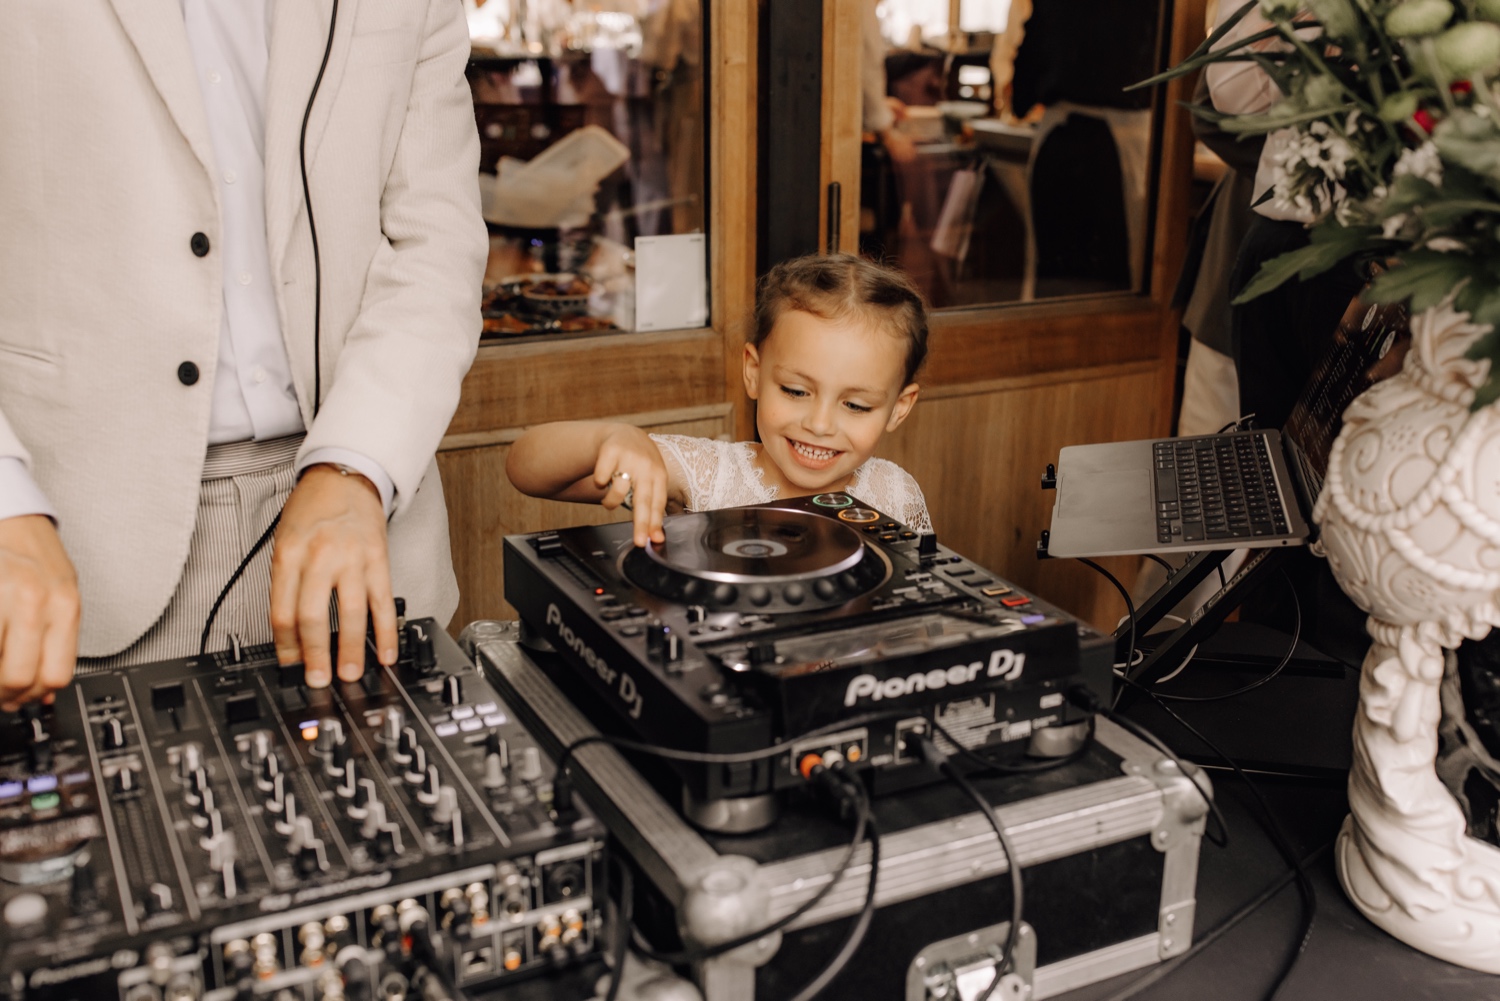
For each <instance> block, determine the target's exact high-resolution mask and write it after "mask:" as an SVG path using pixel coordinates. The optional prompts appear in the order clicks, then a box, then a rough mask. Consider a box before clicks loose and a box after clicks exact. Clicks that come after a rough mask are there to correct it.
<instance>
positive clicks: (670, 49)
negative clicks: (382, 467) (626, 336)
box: [464, 0, 706, 336]
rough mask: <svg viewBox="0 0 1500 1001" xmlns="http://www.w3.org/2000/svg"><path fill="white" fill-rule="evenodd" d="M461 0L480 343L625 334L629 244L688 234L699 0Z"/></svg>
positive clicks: (699, 128) (696, 161)
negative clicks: (472, 134) (481, 292)
mask: <svg viewBox="0 0 1500 1001" xmlns="http://www.w3.org/2000/svg"><path fill="white" fill-rule="evenodd" d="M464 2H465V6H466V8H467V12H468V19H469V33H470V38H471V40H472V43H473V55H472V58H471V60H470V64H469V69H468V79H469V85H470V88H471V90H472V92H473V96H474V107H475V117H476V119H477V121H478V126H479V134H480V145H481V157H480V171H481V174H480V181H481V191H482V193H483V194H484V207H485V218H486V221H487V222H488V223H489V226H490V233H491V237H490V261H489V267H488V269H487V272H486V275H485V282H486V299H485V332H486V335H487V336H509V335H518V334H542V333H547V334H552V333H557V332H583V331H596V330H609V329H633V328H634V326H635V313H634V310H635V285H634V282H635V274H634V254H633V250H634V247H635V240H636V238H637V237H655V236H665V235H670V234H686V233H697V232H702V230H703V229H704V222H705V219H706V209H705V204H704V184H705V178H704V143H705V131H704V127H703V94H704V92H703V84H704V75H703V52H704V47H703V34H702V25H703V18H702V6H701V0H588V2H576V3H575V2H570V0H487V2H486V0H464ZM705 280H706V276H705Z"/></svg>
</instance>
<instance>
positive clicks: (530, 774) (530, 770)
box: [516, 746, 542, 782]
mask: <svg viewBox="0 0 1500 1001" xmlns="http://www.w3.org/2000/svg"><path fill="white" fill-rule="evenodd" d="M516 777H517V778H519V779H520V780H521V781H522V782H535V781H536V780H537V779H539V778H541V777H542V752H541V751H540V750H538V749H537V748H536V747H535V746H531V747H523V748H522V749H521V760H520V762H519V763H518V764H517V765H516Z"/></svg>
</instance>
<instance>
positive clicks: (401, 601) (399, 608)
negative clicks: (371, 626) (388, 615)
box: [395, 598, 406, 619]
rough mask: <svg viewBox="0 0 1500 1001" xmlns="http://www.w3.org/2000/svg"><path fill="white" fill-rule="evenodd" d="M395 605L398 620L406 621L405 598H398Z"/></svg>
mask: <svg viewBox="0 0 1500 1001" xmlns="http://www.w3.org/2000/svg"><path fill="white" fill-rule="evenodd" d="M395 603H396V618H397V619H404V618H406V599H405V598H397V599H395Z"/></svg>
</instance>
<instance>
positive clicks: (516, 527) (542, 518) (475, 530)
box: [438, 360, 732, 635]
mask: <svg viewBox="0 0 1500 1001" xmlns="http://www.w3.org/2000/svg"><path fill="white" fill-rule="evenodd" d="M716 363H717V360H716ZM720 410H721V412H720V413H719V414H718V415H716V416H711V417H698V418H696V419H691V420H678V421H665V422H662V423H656V424H653V425H650V426H648V427H647V430H648V431H652V432H657V433H665V434H691V435H699V436H702V437H708V438H712V437H716V436H718V435H724V434H729V433H730V431H731V430H732V426H731V416H732V412H731V410H730V408H728V407H722V408H720ZM631 423H635V422H634V421H631ZM509 437H510V439H511V440H514V438H515V435H514V434H512V435H510V436H509ZM509 454H510V444H509V442H502V443H500V444H495V445H487V446H483V447H479V448H445V449H443V450H442V451H439V452H438V469H439V470H440V471H441V472H442V476H443V492H444V495H445V496H446V498H447V501H448V522H449V524H450V525H451V526H452V533H451V538H450V540H449V543H450V546H451V548H452V550H453V569H454V572H455V573H457V575H458V591H459V600H458V613H457V614H456V615H454V616H453V622H452V625H451V628H452V631H453V632H454V634H455V635H456V634H457V633H458V631H459V630H460V629H462V628H463V627H464V626H465V625H466V624H468V623H469V622H472V621H473V620H475V619H513V618H515V617H516V610H515V609H514V608H512V607H511V606H510V605H509V604H508V603H507V602H506V601H505V598H504V595H505V574H504V572H503V560H502V558H501V553H502V546H503V542H504V539H505V537H506V536H507V535H514V534H516V533H518V532H543V531H546V530H548V529H553V528H568V527H570V526H573V525H604V524H608V523H610V522H614V521H624V520H625V519H626V518H628V517H629V513H628V512H625V511H606V510H604V508H602V507H599V506H598V505H597V504H566V503H563V502H561V501H546V500H538V499H537V498H535V497H527V496H526V495H525V494H523V493H521V492H520V491H519V490H517V489H516V488H515V487H513V486H511V485H510V480H508V479H506V477H505V458H506V456H507V455H509Z"/></svg>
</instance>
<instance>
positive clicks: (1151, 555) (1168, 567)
mask: <svg viewBox="0 0 1500 1001" xmlns="http://www.w3.org/2000/svg"><path fill="white" fill-rule="evenodd" d="M1141 555H1142V556H1144V557H1146V559H1148V560H1151V561H1152V562H1154V563H1160V564H1161V565H1162V567H1163V568H1164V569H1165V570H1166V571H1167V576H1168V577H1171V576H1172V575H1173V574H1175V573H1176V572H1177V570H1178V568H1177V567H1174V566H1173V565H1172V564H1170V563H1168V562H1167V561H1166V560H1164V559H1162V558H1161V557H1160V556H1158V555H1156V554H1155V553H1142V554H1141Z"/></svg>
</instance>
